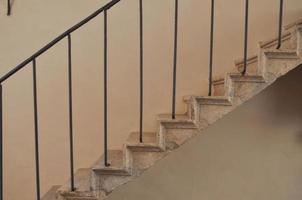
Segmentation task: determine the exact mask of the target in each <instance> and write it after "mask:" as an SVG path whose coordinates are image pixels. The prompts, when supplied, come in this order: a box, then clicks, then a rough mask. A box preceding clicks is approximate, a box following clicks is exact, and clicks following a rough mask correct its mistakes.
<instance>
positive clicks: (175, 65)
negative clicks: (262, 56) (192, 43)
mask: <svg viewBox="0 0 302 200" xmlns="http://www.w3.org/2000/svg"><path fill="white" fill-rule="evenodd" d="M177 32H178V0H175V17H174V57H173V92H172V119H175V106H176V105H175V104H176V67H177Z"/></svg>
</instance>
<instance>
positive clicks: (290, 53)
mask: <svg viewBox="0 0 302 200" xmlns="http://www.w3.org/2000/svg"><path fill="white" fill-rule="evenodd" d="M262 53H263V54H264V55H265V56H266V57H267V58H271V59H298V58H299V55H298V53H297V51H296V50H277V49H262Z"/></svg>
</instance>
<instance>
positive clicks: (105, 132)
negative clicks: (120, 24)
mask: <svg viewBox="0 0 302 200" xmlns="http://www.w3.org/2000/svg"><path fill="white" fill-rule="evenodd" d="M107 81H108V80H107V9H105V10H104V164H105V166H106V167H108V166H110V164H109V163H108V136H107V134H108V132H107V131H108V127H107V123H108V119H107V117H108V116H107V112H108V110H107V106H108V104H107Z"/></svg>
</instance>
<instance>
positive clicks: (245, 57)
mask: <svg viewBox="0 0 302 200" xmlns="http://www.w3.org/2000/svg"><path fill="white" fill-rule="evenodd" d="M248 22H249V0H245V25H244V58H243V59H244V61H243V71H242V75H245V73H246V67H247V46H248Z"/></svg>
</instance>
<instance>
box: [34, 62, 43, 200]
mask: <svg viewBox="0 0 302 200" xmlns="http://www.w3.org/2000/svg"><path fill="white" fill-rule="evenodd" d="M32 63H33V97H34V123H35V124H34V125H35V160H36V192H37V200H40V196H41V195H40V164H39V126H38V103H37V72H36V59H33V61H32Z"/></svg>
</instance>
